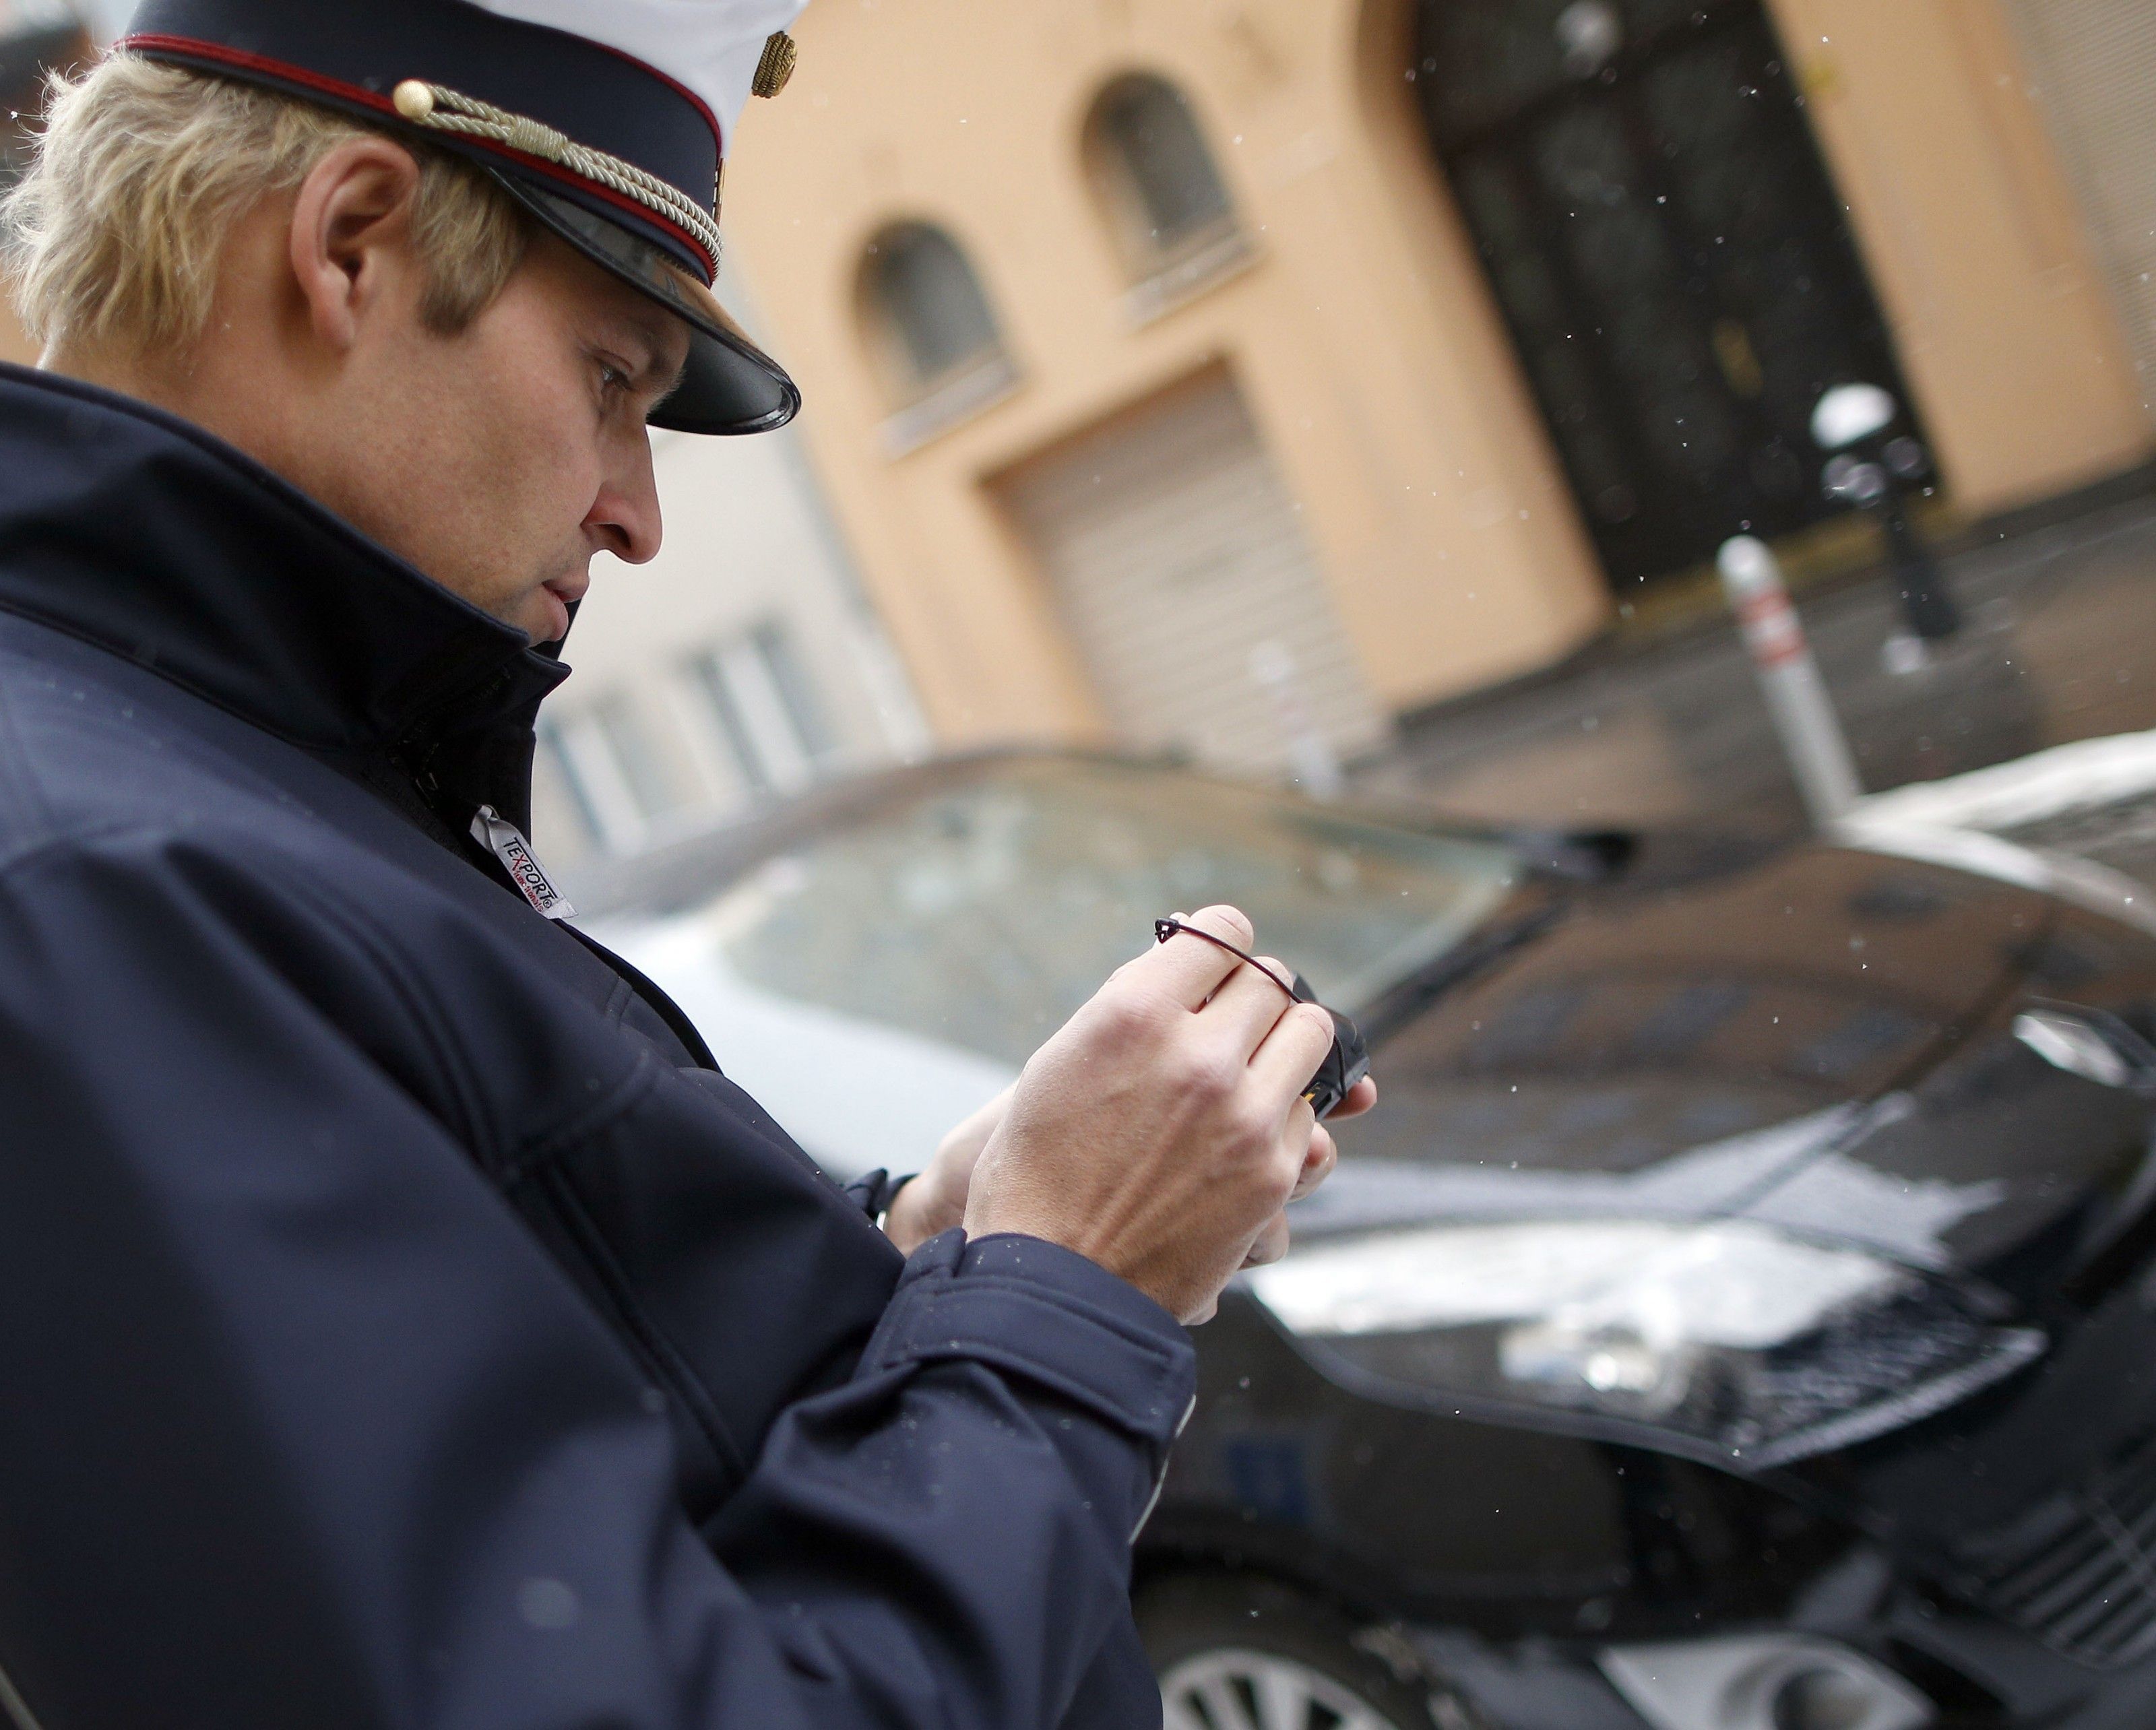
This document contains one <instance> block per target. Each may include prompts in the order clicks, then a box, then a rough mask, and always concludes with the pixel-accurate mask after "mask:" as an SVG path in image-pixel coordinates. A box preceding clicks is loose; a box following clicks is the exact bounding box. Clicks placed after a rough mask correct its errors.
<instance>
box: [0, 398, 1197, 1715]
mask: <svg viewBox="0 0 2156 1730" xmlns="http://www.w3.org/2000/svg"><path fill="white" fill-rule="evenodd" d="M563 676H564V674H563V670H562V668H561V667H560V665H558V664H557V663H556V662H555V661H554V660H552V659H550V658H549V657H548V656H547V655H542V654H540V653H536V652H534V651H532V650H531V649H527V648H526V646H525V645H524V643H523V639H522V637H521V634H519V633H517V632H516V631H514V630H511V629H508V628H506V627H505V626H503V625H500V624H497V623H495V622H494V621H493V620H491V619H488V618H486V617H485V615H483V614H481V613H479V612H477V611H475V609H473V608H470V607H468V606H466V605H465V603H462V602H461V601H459V600H458V599H456V598H454V597H453V596H451V595H449V593H447V592H446V591H444V590H443V589H442V588H439V587H438V586H436V585H435V584H434V583H430V582H429V581H428V580H427V579H426V578H423V577H421V576H420V575H418V573H417V572H414V571H413V570H412V569H410V568H409V567H406V566H405V565H403V564H402V563H400V562H398V561H397V560H395V559H394V558H393V557H390V556H389V555H388V554H387V553H386V552H383V551H382V549H380V548H379V547H376V546H374V545H373V544H372V543H371V542H367V540H365V539H364V538H362V536H359V535H358V534H357V533H355V532H354V531H352V530H351V529H350V528H349V527H347V526H345V525H344V524H343V523H342V522H341V521H339V520H337V519H336V518H335V517H334V516H331V515H330V514H329V513H327V512H326V511H322V510H321V509H320V508H319V507H317V506H315V505H314V504H312V503H311V502H310V501H308V500H307V499H305V497H303V496H301V495H300V494H298V493H296V492H295V491H294V490H292V489H291V488H290V487H288V486H286V485H283V484H282V483H281V482H280V481H279V480H276V479H275V477H273V476H271V475H269V474H267V473H265V472H264V471H263V470H261V469H259V467H257V466H256V465H253V464H251V463H249V461H247V460H246V459H244V458H243V457H241V456H239V454H236V453H234V451H232V450H230V449H227V448H226V447H224V446H223V445H222V444H219V443H218V441H216V440H214V439H210V438H208V436H206V435H205V434H202V433H201V432H199V431H198V430H197V429H193V428H191V427H189V426H187V424H184V423H181V422H178V421H175V420H173V419H171V418H167V417H166V416H163V415H161V414H159V413H155V412H154V411H151V410H149V409H146V408H143V407H141V405H139V404H136V403H130V402H128V401H126V400H125V399H123V398H116V397H113V396H110V395H109V394H106V393H101V392H99V391H96V390H93V389H90V388H87V387H84V386H81V385H78V384H75V383H73V382H68V381H65V380H59V379H55V378H51V377H44V376H41V375H38V374H33V373H28V372H23V371H21V370H19V369H15V368H5V369H0V1670H4V1672H5V1676H6V1678H7V1681H6V1682H4V1683H0V1707H4V1705H5V1702H6V1698H7V1694H8V1687H9V1686H12V1687H13V1690H14V1691H15V1692H16V1693H17V1694H18V1696H19V1697H20V1700H21V1702H23V1704H24V1705H26V1706H27V1707H28V1711H29V1712H30V1713H32V1714H33V1715H34V1716H35V1717H36V1719H37V1721H38V1722H40V1723H41V1724H42V1725H43V1727H44V1730H149V1727H153V1726H154V1727H157V1730H242V1727H244V1730H270V1727H281V1726H288V1725H289V1726H293V1727H305V1730H346V1727H352V1730H359V1727H365V1730H381V1727H398V1730H403V1727H408V1726H410V1727H416V1726H428V1727H439V1730H496V1727H499V1730H512V1727H513V1730H571V1727H579V1730H601V1727H604V1730H660V1727H665V1730H685V1727H691V1726H694V1727H701V1730H716V1727H720V1726H724V1727H726V1730H797V1727H798V1730H808V1727H812V1726H813V1727H815V1730H852V1727H855V1726H870V1725H874V1726H881V1727H907V1730H911V1727H916V1726H922V1727H926V1726H937V1727H942V1730H972V1727H983V1730H986V1727H991V1726H993V1727H997V1730H1005V1727H1009V1730H1019V1727H1035V1726H1039V1727H1051V1726H1054V1725H1056V1724H1059V1723H1061V1724H1066V1725H1070V1726H1074V1727H1075V1726H1086V1727H1095V1726H1097V1727H1101V1730H1111V1727H1112V1730H1130V1727H1132V1726H1137V1725H1143V1724H1151V1723H1157V1722H1158V1714H1159V1699H1158V1694H1157V1692H1156V1691H1154V1687H1153V1684H1152V1680H1151V1678H1150V1676H1148V1674H1147V1671H1146V1667H1145V1664H1144V1661H1143V1657H1142V1654H1141V1652H1140V1651H1139V1650H1138V1648H1137V1640H1136V1635H1135V1632H1134V1630H1133V1629H1132V1625H1131V1620H1130V1612H1129V1604H1128V1584H1129V1581H1128V1575H1129V1567H1130V1545H1131V1540H1132V1536H1133V1534H1134V1532H1135V1531H1136V1528H1137V1527H1138V1525H1139V1524H1140V1523H1141V1522H1142V1518H1143V1517H1144V1513H1145V1511H1146V1509H1147V1504H1148V1502H1149V1500H1150V1498H1151V1496H1152V1493H1153V1491H1154V1488H1155V1486H1156V1485H1157V1483H1158V1479H1159V1476H1160V1473H1161V1471H1162V1469H1163V1464H1164V1461H1165V1459H1166V1455H1167V1450H1168V1445H1169V1444H1170V1442H1171V1440H1173V1435H1174V1432H1175V1430H1176V1428H1177V1426H1178V1423H1179V1422H1180V1420H1181V1419H1182V1418H1183V1416H1184V1414H1186V1412H1187V1411H1188V1405H1189V1402H1190V1399H1191V1393H1192V1387H1193V1367H1192V1357H1191V1353H1190V1349H1189V1345H1188V1340H1187V1339H1186V1338H1185V1337H1184V1336H1183V1332H1182V1331H1181V1330H1180V1329H1179V1328H1178V1327H1176V1326H1175V1325H1174V1323H1173V1321H1172V1320H1171V1319H1170V1318H1169V1317H1168V1316H1167V1315H1166V1314H1165V1313H1163V1312H1162V1311H1161V1310H1159V1309H1158V1308H1157V1307H1156V1306H1154V1305H1153V1304H1152V1303H1151V1302H1150V1301H1147V1299H1145V1298H1144V1297H1143V1296H1141V1295H1140V1294H1139V1293H1138V1292H1137V1291H1135V1290H1134V1289H1132V1287H1130V1286H1127V1285H1125V1284H1123V1283H1122V1281H1118V1280H1116V1279H1115V1278H1113V1277H1111V1276H1109V1275H1108V1274H1106V1273H1105V1272H1104V1271H1101V1269H1099V1268H1098V1267H1096V1266H1095V1265H1092V1264H1091V1262H1088V1261H1086V1260H1083V1259H1081V1258H1080V1257H1078V1256H1075V1255H1070V1254H1069V1253H1068V1252H1066V1251H1064V1250H1058V1249H1055V1248H1053V1247H1051V1246H1050V1245H1045V1244H1043V1243H1039V1242H1036V1241H1034V1240H1029V1239H1025V1238H1017V1237H1005V1238H990V1239H986V1240H982V1241H979V1242H977V1243H973V1244H970V1245H969V1244H968V1243H967V1242H966V1241H965V1240H963V1238H962V1235H960V1234H957V1233H955V1232H954V1233H952V1234H949V1235H947V1236H945V1237H943V1238H940V1239H938V1240H936V1241H935V1242H933V1243H932V1244H930V1245H927V1246H926V1247H924V1248H923V1249H922V1250H921V1251H920V1252H919V1253H917V1254H916V1255H915V1256H914V1257H913V1258H912V1259H911V1261H910V1262H902V1261H901V1258H900V1256H899V1255H898V1253H897V1252H896V1250H894V1249H893V1248H892V1247H891V1245H890V1244H889V1242H888V1241H887V1240H885V1238H884V1237H883V1236H882V1235H881V1234H880V1232H878V1230H877V1229H875V1224H874V1223H873V1221H872V1220H871V1219H870V1217H869V1216H868V1214H866V1212H865V1210H864V1208H863V1206H862V1204H861V1201H860V1197H859V1196H858V1195H849V1194H847V1193H846V1192H844V1191H842V1190H841V1189H839V1188H837V1187H836V1186H835V1185H834V1184H833V1183H831V1182H830V1181H829V1180H828V1179H827V1178H824V1176H823V1175H822V1174H821V1173H819V1172H818V1171H817V1170H816V1169H815V1168H814V1166H813V1165H812V1164H811V1163H809V1161H808V1159H807V1158H806V1157H805V1156H804V1155H803V1154H802V1152H800V1151H799V1149H798V1148H797V1147H795V1146H794V1144H793V1142H791V1141H790V1140H788V1137H787V1136H786V1135H785V1133H784V1132H783V1131H782V1130H780V1129H779V1128H778V1127H777V1126H776V1125H774V1124H773V1123H772V1122H770V1121H769V1120H768V1119H767V1117H764V1116H763V1114H762V1112H761V1111H759V1110H758V1109H757V1106H756V1103H755V1102H754V1101H752V1100H751V1099H749V1098H748V1097H747V1096H745V1095H744V1094H742V1092H740V1091H738V1090H737V1089H736V1088H734V1087H733V1086H731V1084H730V1083H728V1082H727V1081H726V1080H724V1079H723V1078H722V1077H721V1075H720V1074H719V1073H718V1071H717V1070H716V1067H715V1066H713V1065H711V1063H710V1061H709V1059H708V1055H706V1054H705V1053H704V1052H703V1051H702V1050H701V1043H700V1042H699V1041H697V1040H696V1035H695V1034H694V1031H693V1029H689V1028H688V1027H687V1025H686V1024H685V1023H684V1022H682V1021H681V1019H680V1015H679V1013H678V1012H677V1011H675V1010H673V1009H671V1007H670V1005H668V1004H665V1001H664V999H663V998H660V997H659V996H658V994H657V993H656V992H655V991H654V989H652V988H650V987H649V985H648V984H647V983H644V982H643V981H641V980H640V979H639V978H636V977H635V976H634V974H633V973H631V972H630V971H629V970H628V969H627V968H625V967H624V966H623V965H622V964H620V963H616V962H614V961H613V959H612V958H611V957H608V956H606V955H605V954H604V953H603V952H600V951H598V950H597V949H596V948H595V947H593V946H591V945H589V944H588V943H586V942H583V940H582V939H580V938H579V937H577V935H576V934H575V933H574V932H572V931H570V930H568V929H566V928H563V927H559V926H556V925H551V924H549V923H547V921H544V920H542V918H540V917H539V916H538V915H536V913H534V912H533V911H531V908H530V907H529V906H527V905H526V902H525V901H523V900H522V899H521V897H520V896H518V895H517V894H516V892H515V891H513V890H512V889H511V886H510V885H509V882H508V880H507V878H506V874H504V873H503V872H502V871H501V870H500V869H499V867H498V866H496V865H495V864H494V862H493V860H492V858H491V856H490V855H487V854H485V852H483V851H482V850H480V849H478V848H477V847H475V846H474V845H472V844H470V842H469V841H468V840H466V839H465V834H464V832H465V828H466V826H467V825H468V824H469V820H470V815H471V813H472V811H473V809H475V806H477V805H478V804H479V803H481V802H485V803H492V804H493V805H495V806H496V807H497V808H498V809H500V810H502V811H503V812H504V813H505V814H508V815H509V816H510V817H511V818H512V819H514V820H516V821H517V822H519V823H520V824H521V823H522V822H524V821H525V816H526V810H525V808H526V787H527V786H528V781H529V774H530V767H531V722H532V718H533V716H534V713H535V711H536V707H537V705H538V702H539V700H540V699H541V698H542V696H544V695H545V694H546V693H547V691H548V690H551V689H552V688H553V686H554V685H556V684H557V683H558V682H559V681H560V680H561V679H562V677H563ZM832 1085H833V1086H845V1085H846V1078H845V1077H844V1075H834V1076H833V1077H832ZM7 1715H8V1714H7V1712H6V1711H5V1710H4V1709H0V1722H4V1721H5V1719H6V1717H7Z"/></svg>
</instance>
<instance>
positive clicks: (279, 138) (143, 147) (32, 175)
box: [0, 53, 529, 353]
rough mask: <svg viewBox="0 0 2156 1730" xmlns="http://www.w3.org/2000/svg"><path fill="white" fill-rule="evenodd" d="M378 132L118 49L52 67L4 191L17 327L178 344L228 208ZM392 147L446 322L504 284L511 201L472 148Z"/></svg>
mask: <svg viewBox="0 0 2156 1730" xmlns="http://www.w3.org/2000/svg"><path fill="white" fill-rule="evenodd" d="M374 130H375V129H372V128H370V127H368V126H367V125H366V124H365V123H364V122H362V121H357V120H351V119H347V118H346V117H345V116H342V115H341V114H338V113H336V112H335V111H334V110H330V109H327V108H324V107H321V106H318V105H316V104H314V103H311V102H304V101H300V100H296V99H295V98H291V97H287V96H284V95H279V94H277V93H275V92H274V91H270V90H260V89H258V88H256V87H254V86H253V85H244V84H239V83H236V82H234V81H233V80H228V79H223V78H216V77H211V76H207V75H204V74H198V73H193V72H187V71H182V70H181V69H178V68H177V67H172V66H166V65H161V64H157V62H155V61H151V60H146V59H142V58H141V57H140V56H138V55H135V54H125V53H121V54H110V55H108V56H107V57H106V58H105V59H103V60H101V61H100V62H99V63H98V64H96V65H95V66H93V67H91V68H90V69H89V70H88V71H87V72H86V73H85V74H82V75H81V76H80V77H79V78H75V79H66V78H55V79H54V80H53V81H52V84H51V86H50V91H49V100H48V102H47V105H46V110H45V119H44V127H43V129H42V131H41V133H40V136H38V141H37V148H36V154H35V156H34V157H33V160H32V162H31V165H30V168H29V171H28V173H27V174H25V175H24V177H23V179H22V181H21V182H20V183H19V184H18V185H17V187H15V188H14V190H13V192H12V193H8V196H7V198H6V199H5V201H4V203H0V229H4V244H5V247H6V254H7V263H8V267H9V272H10V275H12V276H13V290H14V294H15V299H16V301H17V304H18V307H19V308H20V310H21V312H22V315H23V324H24V325H25V326H26V327H27V328H28V331H29V332H30V334H31V336H33V337H34V338H35V339H36V340H37V341H39V342H41V343H45V344H54V343H60V344H65V345H68V346H82V347H105V346H107V345H118V346H120V347H123V348H125V349H126V350H127V351H128V352H134V353H152V352H161V351H162V352H185V351H186V350H187V348H189V347H192V346H193V344H194V342H195V341H196V340H197V339H198V337H199V336H201V335H202V333H203V330H204V329H205V328H206V327H207V326H208V322H209V316H210V306H211V302H212V300H213V298H214V297H215V295H216V291H217V275H218V262H219V259H220V258H221V256H222V254H223V249H224V244H225V241H226V239H227V237H228V235H229V234H230V233H231V230H232V227H233V224H234V222H235V221H236V220H237V218H239V216H240V215H242V214H243V213H244V212H245V211H246V210H248V209H249V208H251V207H252V206H254V204H255V203H258V202H259V200H260V199H262V198H265V197H268V196H269V195H271V194H273V193H280V192H285V191H289V190H290V189H291V188H292V187H296V186H298V185H299V184H300V182H301V181H303V180H305V178H306V177H307V174H308V172H310V171H311V169H312V168H313V167H315V165H316V163H317V162H321V159H322V158H323V157H325V156H326V155H327V154H328V153H329V152H330V151H332V150H334V149H336V147H337V146H339V145H341V144H344V143H346V142H347V141H350V140H352V139H355V138H363V137H366V136H369V135H370V133H372V132H373V131H374ZM398 142H399V143H400V144H402V143H403V140H401V139H400V140H398ZM405 147H406V148H408V149H410V150H411V151H412V155H413V158H414V159H415V160H416V161H417V162H418V164H419V169H420V174H419V187H418V194H417V198H416V200H415V202H414V204H413V245H414V247H415V249H416V250H417V251H418V256H419V259H420V260H421V264H422V266H423V269H424V270H425V272H426V288H425V295H424V300H423V305H422V309H421V310H422V313H423V316H424V317H425V319H426V321H427V323H428V325H429V327H430V328H432V329H433V330H434V331H438V332H439V333H441V334H444V335H454V334H455V333H456V332H457V331H461V330H462V329H464V328H465V326H467V325H469V324H470V322H471V321H472V320H473V319H474V318H475V317H477V316H479V314H480V312H481V311H484V310H485V308H486V306H487V305H489V304H490V302H491V301H492V300H494V298H495V295H498V294H499V293H500V291H501V289H502V287H503V285H505V284H506V282H507V281H508V280H509V278H510V276H511V274H512V273H513V272H514V271H515V270H516V267H517V265H518V264H519V263H520V262H521V260H522V259H523V256H524V250H525V247H526V241H527V238H528V232H529V231H528V230H527V228H526V224H525V221H524V218H523V216H522V213H521V211H520V210H519V209H518V208H517V206H516V203H515V201H514V200H513V199H511V198H510V197H509V195H508V194H507V193H505V192H503V191H502V190H501V188H500V187H498V186H496V185H495V183H494V182H492V181H491V180H490V179H489V178H487V177H486V176H485V174H483V173H482V172H480V170H478V169H477V168H475V167H473V166H472V165H471V164H470V163H469V162H465V161H463V160H461V159H460V158H459V157H452V156H449V155H446V154H444V153H442V152H439V151H433V150H429V149H428V148H426V147H425V146H405Z"/></svg>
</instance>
